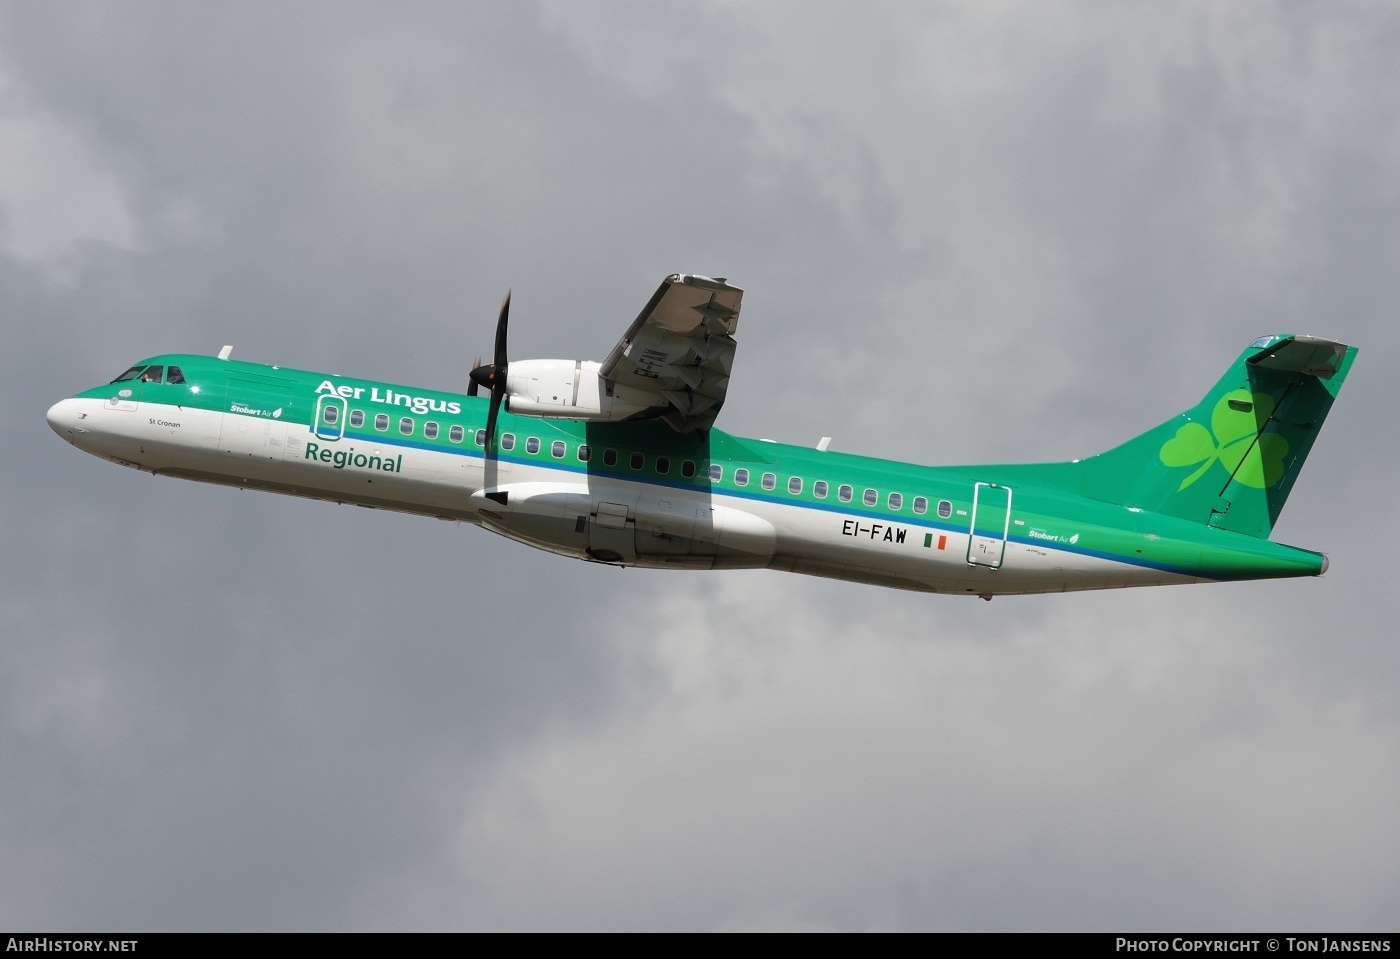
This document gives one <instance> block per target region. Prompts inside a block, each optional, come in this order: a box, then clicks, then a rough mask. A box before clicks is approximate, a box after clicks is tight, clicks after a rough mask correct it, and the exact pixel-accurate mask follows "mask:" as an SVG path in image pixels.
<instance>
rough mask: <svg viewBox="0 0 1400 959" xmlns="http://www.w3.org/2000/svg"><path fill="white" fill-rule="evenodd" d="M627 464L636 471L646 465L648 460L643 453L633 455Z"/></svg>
mask: <svg viewBox="0 0 1400 959" xmlns="http://www.w3.org/2000/svg"><path fill="white" fill-rule="evenodd" d="M627 462H628V465H630V466H631V467H632V468H633V469H634V470H639V469H641V468H642V467H643V466H645V465H646V463H647V458H646V457H645V456H643V455H642V454H641V453H633V454H632V456H631V457H630V458H629V459H628V461H627Z"/></svg>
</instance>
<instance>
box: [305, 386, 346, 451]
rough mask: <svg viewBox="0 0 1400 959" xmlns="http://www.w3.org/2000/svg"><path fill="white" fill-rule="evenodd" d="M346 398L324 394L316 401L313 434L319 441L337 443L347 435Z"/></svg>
mask: <svg viewBox="0 0 1400 959" xmlns="http://www.w3.org/2000/svg"><path fill="white" fill-rule="evenodd" d="M345 415H346V414H345V397H343V396H333V395H330V394H327V393H322V394H321V395H320V396H319V397H317V399H316V419H315V420H314V425H313V426H312V428H311V429H312V432H313V433H315V434H316V438H317V439H318V440H331V441H335V440H338V439H340V438H341V437H342V436H344V435H345Z"/></svg>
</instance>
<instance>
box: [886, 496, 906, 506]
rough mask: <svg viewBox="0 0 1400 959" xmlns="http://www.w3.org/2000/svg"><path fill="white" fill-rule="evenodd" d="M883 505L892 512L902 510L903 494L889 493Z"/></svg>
mask: <svg viewBox="0 0 1400 959" xmlns="http://www.w3.org/2000/svg"><path fill="white" fill-rule="evenodd" d="M885 505H886V506H888V507H889V508H890V509H892V510H899V509H902V508H903V506H904V494H903V493H891V494H890V496H889V499H887V500H885Z"/></svg>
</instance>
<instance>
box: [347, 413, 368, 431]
mask: <svg viewBox="0 0 1400 959" xmlns="http://www.w3.org/2000/svg"><path fill="white" fill-rule="evenodd" d="M350 425H351V426H353V427H354V428H355V429H359V428H360V427H361V426H364V425H365V411H364V410H351V411H350Z"/></svg>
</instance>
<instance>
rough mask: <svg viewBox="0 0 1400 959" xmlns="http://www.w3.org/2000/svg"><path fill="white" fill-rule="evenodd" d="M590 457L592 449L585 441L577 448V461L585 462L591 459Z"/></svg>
mask: <svg viewBox="0 0 1400 959" xmlns="http://www.w3.org/2000/svg"><path fill="white" fill-rule="evenodd" d="M592 457H593V450H592V449H591V448H590V447H589V445H588V444H587V443H584V444H583V445H582V446H580V447H579V448H578V461H579V462H580V463H587V462H588V461H589V460H590V459H592Z"/></svg>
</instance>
